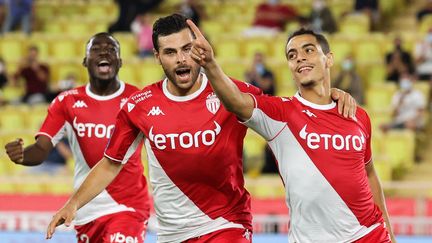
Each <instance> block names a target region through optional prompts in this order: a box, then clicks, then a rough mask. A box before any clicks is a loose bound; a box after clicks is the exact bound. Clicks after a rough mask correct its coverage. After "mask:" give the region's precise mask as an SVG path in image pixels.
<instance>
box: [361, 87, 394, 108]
mask: <svg viewBox="0 0 432 243" xmlns="http://www.w3.org/2000/svg"><path fill="white" fill-rule="evenodd" d="M396 89H397V87H396V84H395V83H389V82H386V83H377V84H372V85H371V86H370V87H369V88H368V90H367V91H366V106H367V108H368V109H375V110H377V109H383V108H384V109H385V108H389V107H390V106H391V101H392V97H393V94H394V93H395V92H396Z"/></svg>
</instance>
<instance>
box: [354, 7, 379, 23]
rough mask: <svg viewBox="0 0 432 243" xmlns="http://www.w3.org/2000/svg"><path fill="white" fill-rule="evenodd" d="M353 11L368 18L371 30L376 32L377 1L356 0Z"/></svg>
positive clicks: (377, 20)
mask: <svg viewBox="0 0 432 243" xmlns="http://www.w3.org/2000/svg"><path fill="white" fill-rule="evenodd" d="M354 11H355V12H359V13H364V14H366V15H367V16H368V17H369V20H370V23H371V30H376V29H377V27H378V24H379V20H380V12H379V0H356V1H355V5H354Z"/></svg>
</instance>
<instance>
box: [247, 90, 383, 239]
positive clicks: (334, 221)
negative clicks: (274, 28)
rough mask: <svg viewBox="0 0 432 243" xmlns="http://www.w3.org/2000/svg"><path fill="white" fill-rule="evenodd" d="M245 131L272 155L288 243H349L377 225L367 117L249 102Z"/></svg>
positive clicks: (332, 108) (283, 101)
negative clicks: (263, 143)
mask: <svg viewBox="0 0 432 243" xmlns="http://www.w3.org/2000/svg"><path fill="white" fill-rule="evenodd" d="M253 97H254V99H255V102H256V107H255V109H254V111H253V115H252V117H251V118H250V119H249V120H248V121H246V122H245V124H246V125H247V126H249V127H250V128H252V129H254V130H255V131H257V132H258V133H259V134H260V135H261V136H263V137H264V138H265V139H266V140H267V141H268V144H269V146H270V148H271V149H272V151H273V153H274V155H275V158H276V161H277V163H278V168H279V172H280V174H281V178H282V180H283V183H284V185H285V190H286V203H287V205H288V207H289V210H290V215H291V221H290V226H291V227H290V232H289V241H290V242H352V241H354V240H356V239H359V238H361V237H362V236H364V235H366V234H368V233H369V232H370V231H372V230H373V229H374V228H375V227H377V226H378V225H379V223H378V222H381V220H382V214H381V212H380V210H379V208H378V206H377V205H375V204H374V201H373V197H372V192H371V189H370V187H369V183H368V177H367V174H366V170H365V165H366V164H367V163H369V162H370V161H371V148H370V139H371V126H370V120H369V117H368V115H367V114H366V112H365V111H364V110H363V109H362V108H358V109H357V114H356V119H345V118H343V117H342V116H341V115H339V114H338V111H337V107H336V103H334V102H333V103H331V104H329V105H316V104H313V103H311V102H309V101H307V100H305V99H303V98H302V97H301V96H300V95H299V94H296V95H295V97H293V98H281V97H270V96H253Z"/></svg>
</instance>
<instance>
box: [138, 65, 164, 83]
mask: <svg viewBox="0 0 432 243" xmlns="http://www.w3.org/2000/svg"><path fill="white" fill-rule="evenodd" d="M135 70H136V73H137V75H138V77H137V78H138V81H139V82H140V85H139V87H142V86H146V85H149V84H152V83H155V82H157V81H159V80H161V79H163V78H164V77H165V74H164V71H163V69H162V66H160V65H159V64H158V63H157V62H156V61H154V60H146V61H142V62H139V63H138V64H136V65H135Z"/></svg>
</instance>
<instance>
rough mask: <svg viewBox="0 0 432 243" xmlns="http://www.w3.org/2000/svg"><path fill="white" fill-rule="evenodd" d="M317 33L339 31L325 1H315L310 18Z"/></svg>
mask: <svg viewBox="0 0 432 243" xmlns="http://www.w3.org/2000/svg"><path fill="white" fill-rule="evenodd" d="M309 19H310V22H311V24H312V29H313V30H314V31H315V32H327V33H334V32H336V31H337V25H336V21H335V19H334V17H333V14H332V12H331V10H330V8H329V7H328V6H327V3H326V1H325V0H315V1H313V4H312V11H311V13H310V16H309Z"/></svg>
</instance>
